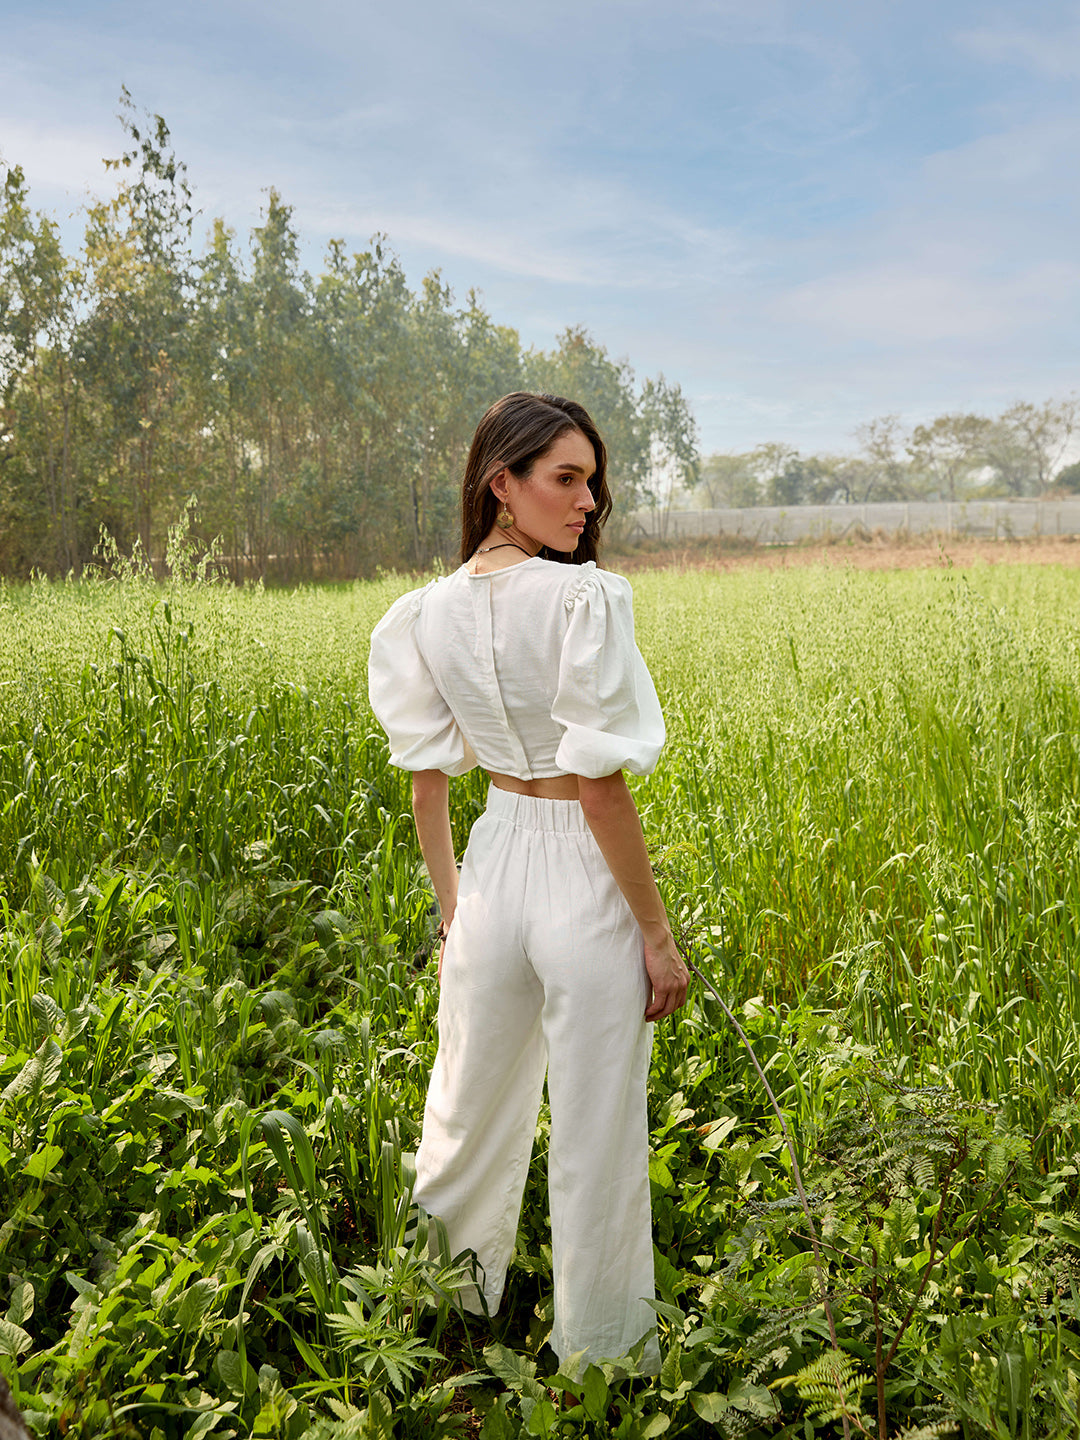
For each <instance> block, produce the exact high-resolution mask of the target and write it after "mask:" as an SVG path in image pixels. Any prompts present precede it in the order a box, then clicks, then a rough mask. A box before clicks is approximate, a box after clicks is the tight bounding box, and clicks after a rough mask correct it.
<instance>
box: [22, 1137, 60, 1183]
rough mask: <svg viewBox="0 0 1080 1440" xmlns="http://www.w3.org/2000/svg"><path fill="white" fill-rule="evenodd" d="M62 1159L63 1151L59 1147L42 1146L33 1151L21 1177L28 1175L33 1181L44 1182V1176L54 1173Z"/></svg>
mask: <svg viewBox="0 0 1080 1440" xmlns="http://www.w3.org/2000/svg"><path fill="white" fill-rule="evenodd" d="M63 1158H64V1150H63V1146H61V1145H42V1147H41V1149H40V1150H35V1151H34V1153H33V1155H31V1156H30V1159H29V1160H27V1162H26V1164H25V1165H24V1166H23V1168H22V1174H23V1175H29V1176H30V1177H31V1178H32V1179H34V1180H44V1178H45V1176H46V1175H49V1174H51V1173H52V1171H54V1170H55V1169H56V1167H57V1165H59V1164H60V1161H61V1160H62V1159H63Z"/></svg>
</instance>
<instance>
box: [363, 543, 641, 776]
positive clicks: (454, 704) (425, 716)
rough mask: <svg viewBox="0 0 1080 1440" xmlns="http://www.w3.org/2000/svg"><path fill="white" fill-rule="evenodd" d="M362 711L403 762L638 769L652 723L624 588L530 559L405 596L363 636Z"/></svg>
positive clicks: (609, 579)
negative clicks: (366, 706) (368, 710)
mask: <svg viewBox="0 0 1080 1440" xmlns="http://www.w3.org/2000/svg"><path fill="white" fill-rule="evenodd" d="M368 692H369V695H370V697H371V706H372V709H373V710H374V711H375V714H376V716H377V718H378V719H379V721H380V723H381V724H382V726H383V728H384V729H385V730H386V732H387V735H388V736H389V738H390V759H391V762H392V763H393V764H394V765H398V766H400V767H401V768H402V769H404V770H443V771H445V772H446V773H447V774H448V775H463V774H464V773H465V772H466V771H467V770H471V769H472V768H473V766H474V765H476V764H480V765H482V766H483V767H484V769H486V770H489V771H494V772H495V773H496V774H501V775H514V776H516V777H517V778H518V779H520V780H539V779H547V778H549V777H551V776H553V775H566V774H571V775H586V776H588V777H590V778H592V779H595V778H597V777H599V776H601V775H610V774H613V773H614V772H615V771H616V770H629V771H631V772H632V773H633V774H635V775H647V774H648V773H649V772H650V771H651V770H652V769H653V767H654V766H655V764H656V760H657V757H658V755H659V754H660V750H661V747H662V746H663V743H664V717H663V715H662V713H661V711H660V704H659V701H658V700H657V698H656V689H655V687H654V686H653V682H652V677H651V676H650V674H649V672H648V669H647V668H646V665H645V662H644V660H643V659H642V657H641V652H640V651H639V650H638V647H637V644H636V643H635V640H634V616H633V607H632V601H631V592H630V585H629V583H628V582H627V581H626V580H624V579H623V578H622V576H620V575H612V574H610V573H609V572H608V571H606V570H598V569H597V568H596V566H595V564H594V563H593V562H592V561H589V562H587V563H586V564H584V565H561V564H558V563H555V562H552V561H549V560H542V559H540V558H539V557H536V558H533V559H530V560H523V561H521V562H520V563H519V564H516V565H511V566H508V567H507V568H506V569H504V570H495V571H492V572H490V573H488V574H484V575H471V574H470V573H469V571H468V570H467V569H466V568H465V567H464V566H462V567H461V568H460V569H458V570H456V571H454V573H453V574H451V575H449V576H446V577H445V578H442V579H439V580H433V581H432V582H431V583H430V584H428V585H425V586H424V588H423V589H421V590H413V591H410V592H409V594H407V595H403V596H402V597H401V599H400V600H398V601H396V603H395V604H394V605H392V606H391V607H390V609H389V610H388V611H387V613H386V614H385V615H384V616H383V618H382V620H380V622H379V624H378V625H377V626H376V627H375V630H374V632H373V634H372V637H371V652H370V658H369V661H368Z"/></svg>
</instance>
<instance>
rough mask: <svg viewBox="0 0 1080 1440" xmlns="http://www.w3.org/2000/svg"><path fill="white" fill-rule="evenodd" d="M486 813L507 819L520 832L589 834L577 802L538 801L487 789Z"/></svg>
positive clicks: (493, 787) (494, 788)
mask: <svg viewBox="0 0 1080 1440" xmlns="http://www.w3.org/2000/svg"><path fill="white" fill-rule="evenodd" d="M487 813H488V814H489V815H492V816H494V817H495V819H497V820H508V821H509V822H510V824H511V825H517V826H519V827H520V828H521V829H522V830H557V831H560V832H562V833H563V834H581V833H583V832H586V831H588V828H589V826H588V822H587V821H586V819H585V815H584V812H583V811H582V809H581V806H580V805H579V804H578V802H577V801H576V800H541V799H539V798H538V797H537V796H535V795H515V794H514V792H513V791H512V790H500V789H499V788H498V786H497V785H492V786H491V787H490V788H489V789H488V796H487Z"/></svg>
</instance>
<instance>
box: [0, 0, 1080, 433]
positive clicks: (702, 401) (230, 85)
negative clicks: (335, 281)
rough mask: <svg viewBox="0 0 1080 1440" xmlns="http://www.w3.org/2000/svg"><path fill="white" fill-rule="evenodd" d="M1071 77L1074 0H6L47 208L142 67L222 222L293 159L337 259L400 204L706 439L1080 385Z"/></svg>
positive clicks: (418, 259)
mask: <svg viewBox="0 0 1080 1440" xmlns="http://www.w3.org/2000/svg"><path fill="white" fill-rule="evenodd" d="M1078 78H1080V4H1078V3H1072V4H1064V3H1054V0H1051V3H1041V0H1028V3H1025V4H1020V3H1016V0H1013V3H1010V4H1005V5H994V4H993V3H992V0H989V3H979V4H975V3H967V0H939V3H936V4H934V3H926V0H816V3H795V0H791V3H784V0H726V3H725V0H651V3H644V0H530V3H528V4H524V3H518V0H440V3H436V0H396V3H393V4H388V3H386V0H380V3H379V4H377V5H376V4H373V3H369V0H354V3H351V4H345V3H338V0H335V3H330V0H308V3H306V4H303V5H300V4H296V3H290V4H285V3H280V0H258V3H256V0H213V3H205V0H188V3H186V4H185V5H183V6H182V7H181V6H178V5H176V4H175V3H174V4H171V5H164V4H160V3H157V0H114V3H81V4H79V3H57V0H0V156H2V157H3V159H4V160H6V161H7V162H9V163H18V164H21V165H22V166H23V168H24V169H25V171H26V173H27V177H28V179H29V181H30V184H31V196H32V199H33V201H34V203H35V204H36V205H37V206H38V207H39V208H42V209H45V210H49V211H51V212H53V213H55V214H56V215H57V216H58V217H61V218H63V217H67V216H69V215H70V214H71V213H72V211H73V210H75V209H76V208H77V207H78V205H79V204H80V203H81V202H82V200H83V198H84V197H85V195H86V194H87V193H93V194H102V193H106V192H107V190H108V188H109V182H108V180H107V178H106V176H105V173H104V170H103V168H102V164H101V160H102V157H103V156H109V155H116V154H118V153H119V151H120V149H121V146H122V140H121V132H120V128H119V125H118V123H117V121H116V119H115V116H116V112H117V109H118V104H117V101H118V96H119V92H120V87H121V85H126V86H127V87H128V89H129V90H130V91H131V93H132V95H133V97H134V99H135V102H136V104H137V105H138V106H139V108H140V109H145V110H151V111H154V112H156V113H160V114H161V115H163V116H164V117H165V119H166V121H167V122H168V124H169V127H170V129H171V131H172V135H173V140H174V143H175V147H176V151H177V153H178V155H179V156H180V158H181V159H183V160H185V161H186V163H187V165H188V172H189V177H190V180H191V182H192V185H193V188H194V190H195V195H196V201H197V203H198V205H199V206H200V207H201V209H202V211H203V217H202V223H205V224H206V225H207V227H208V226H209V221H210V219H211V218H212V217H214V216H217V215H221V216H223V217H224V218H225V219H226V221H227V222H228V223H229V224H230V225H232V226H233V227H234V228H235V229H236V230H237V231H238V232H239V234H240V235H241V236H244V235H246V233H247V231H248V229H249V228H250V227H251V225H252V224H254V223H257V220H258V215H259V211H260V207H261V205H262V204H263V203H264V200H265V192H266V190H267V188H268V187H270V186H274V187H275V188H276V189H277V190H278V191H279V192H280V193H281V194H282V196H283V198H284V199H285V200H286V202H287V203H289V204H291V205H292V206H293V207H294V210H295V220H296V224H297V226H298V228H299V230H300V233H301V235H302V237H303V239H304V242H305V263H307V264H308V265H309V266H310V267H311V268H317V267H318V266H319V264H320V260H321V255H322V252H323V249H324V247H325V244H326V242H327V240H329V239H330V238H332V237H336V236H340V237H343V238H344V239H345V240H346V242H347V244H348V245H349V246H350V248H355V249H364V248H366V247H367V242H368V240H369V237H370V236H371V235H372V233H374V232H375V231H382V232H385V233H386V234H387V235H388V237H389V240H390V244H391V246H392V248H393V249H394V250H395V251H396V252H397V253H398V254H399V255H400V257H401V259H402V261H403V263H404V265H405V268H406V272H407V274H408V276H409V279H410V282H411V283H412V284H413V285H414V286H416V285H418V284H419V282H420V280H421V278H422V276H423V274H424V273H425V272H426V271H427V270H429V269H432V268H435V267H438V268H439V269H441V270H442V272H443V275H444V277H445V279H446V280H448V281H449V282H450V284H451V285H452V286H453V287H454V289H455V291H456V293H457V294H458V295H459V297H461V298H462V299H463V298H464V296H465V293H466V291H467V290H468V289H469V288H470V287H473V286H475V287H476V288H478V289H479V290H480V291H481V293H482V295H483V298H484V301H485V303H486V304H487V307H488V309H489V310H490V311H491V313H492V315H493V316H494V318H495V319H496V320H497V321H498V322H500V323H503V324H508V325H512V326H514V327H515V328H516V329H517V330H518V331H519V332H520V333H521V336H522V338H523V340H524V341H525V342H526V343H528V344H535V345H539V346H543V347H547V346H550V345H551V344H552V343H553V341H554V339H555V336H556V335H557V333H558V332H559V331H560V330H562V329H563V328H564V327H565V326H567V325H571V324H583V325H585V326H586V327H587V328H588V329H589V330H590V331H591V332H592V333H593V335H594V337H595V338H596V339H598V340H599V341H601V342H603V343H604V344H606V345H607V347H608V349H609V350H610V351H611V352H612V353H613V354H615V355H617V356H625V357H627V358H629V360H630V361H631V363H632V364H633V366H634V368H635V370H636V371H637V373H638V375H639V376H641V377H644V376H646V375H654V374H656V373H657V372H659V371H663V372H664V373H665V374H666V375H667V376H668V377H669V378H670V379H672V380H677V381H679V382H680V383H681V384H682V386H683V389H684V390H685V392H686V393H687V395H688V396H689V397H690V399H691V402H692V404H693V407H694V410H695V413H696V415H697V418H698V421H699V424H700V427H701V432H702V444H703V448H704V449H705V450H706V451H711V450H721V449H743V448H749V447H750V446H752V445H754V444H757V443H759V442H763V441H768V440H782V441H786V442H788V443H790V444H793V445H796V446H798V447H799V448H800V449H802V450H803V451H804V452H810V451H815V450H817V451H822V450H847V449H851V448H853V445H854V441H853V439H852V431H853V429H854V427H855V426H856V425H857V424H859V423H860V422H861V421H865V420H868V419H870V418H872V417H873V416H875V415H881V414H885V413H888V412H898V413H900V414H901V415H902V416H903V417H904V418H906V419H907V420H909V421H918V420H922V419H929V418H931V417H932V416H934V415H936V414H940V413H943V412H945V411H953V410H967V409H974V410H979V411H982V412H984V413H993V412H995V411H997V410H1000V409H1002V408H1004V407H1005V406H1006V405H1008V404H1009V403H1011V402H1012V401H1013V400H1016V399H1030V400H1035V401H1039V400H1043V399H1047V398H1050V397H1051V396H1063V395H1065V394H1068V393H1069V392H1071V391H1073V390H1074V389H1075V388H1076V387H1077V386H1078V384H1080V359H1078V346H1077V335H1078V330H1080V326H1078V321H1080V247H1078V244H1077V236H1078V234H1080V225H1078V221H1080V215H1078V211H1080V186H1078V184H1077V159H1076V157H1077V155H1078V154H1080V87H1078V86H1077V80H1078ZM69 233H70V235H71V237H72V243H74V241H75V238H76V236H77V234H78V230H77V229H76V228H74V227H73V228H72V229H71V230H70V231H69Z"/></svg>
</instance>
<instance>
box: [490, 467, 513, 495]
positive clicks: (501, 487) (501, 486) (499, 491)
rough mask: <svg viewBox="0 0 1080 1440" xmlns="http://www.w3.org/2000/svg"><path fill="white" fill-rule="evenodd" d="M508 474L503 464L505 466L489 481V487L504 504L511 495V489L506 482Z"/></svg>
mask: <svg viewBox="0 0 1080 1440" xmlns="http://www.w3.org/2000/svg"><path fill="white" fill-rule="evenodd" d="M506 474H507V472H506V467H505V466H503V468H502V469H501V470H499V471H498V472H497V473H496V474H494V475H493V476H492V477H491V479H490V480H489V481H488V489H489V490H490V491H491V493H492V494H493V495H494V496H495V499H496V500H501V501H502V502H503V503H504V504H505V502H506V500H507V499H508V498H509V495H510V489H509V486H508V485H507V483H506Z"/></svg>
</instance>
